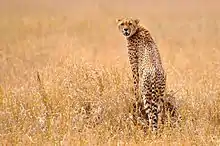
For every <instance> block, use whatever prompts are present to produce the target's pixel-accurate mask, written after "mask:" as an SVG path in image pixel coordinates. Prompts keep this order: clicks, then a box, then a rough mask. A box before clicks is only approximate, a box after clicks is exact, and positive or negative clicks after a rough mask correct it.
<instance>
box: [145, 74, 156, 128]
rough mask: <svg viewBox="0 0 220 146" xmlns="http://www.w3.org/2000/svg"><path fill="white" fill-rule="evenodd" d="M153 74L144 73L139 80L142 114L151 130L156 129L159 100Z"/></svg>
mask: <svg viewBox="0 0 220 146" xmlns="http://www.w3.org/2000/svg"><path fill="white" fill-rule="evenodd" d="M154 79H155V78H154V76H152V74H150V73H145V74H144V76H143V81H142V82H141V96H142V100H143V109H142V112H141V113H142V116H143V117H144V118H145V119H146V120H148V126H149V128H151V129H152V131H156V130H157V129H158V114H159V111H160V107H159V106H160V105H159V100H158V97H157V94H156V86H155V81H154Z"/></svg>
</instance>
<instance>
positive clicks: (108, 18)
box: [0, 0, 220, 146]
mask: <svg viewBox="0 0 220 146" xmlns="http://www.w3.org/2000/svg"><path fill="white" fill-rule="evenodd" d="M126 16H129V17H130V16H131V17H134V18H139V19H140V23H141V24H142V25H144V26H145V27H147V28H148V29H149V30H150V32H151V34H152V35H153V37H154V38H155V40H156V42H157V45H158V47H159V51H160V54H161V57H162V61H163V66H164V68H165V70H166V73H167V92H168V93H169V94H172V95H173V96H174V97H175V101H176V105H177V107H178V110H179V112H180V114H181V116H182V121H181V123H180V126H179V127H174V128H172V127H169V126H167V127H166V126H165V128H163V129H162V130H160V132H159V133H160V134H158V135H156V136H155V135H152V134H151V133H148V134H144V133H143V131H142V130H141V129H140V128H138V127H135V126H134V125H133V124H132V122H131V121H130V120H129V118H128V113H129V107H131V103H132V102H133V100H134V99H133V96H134V95H133V81H132V75H131V70H130V66H129V62H128V56H127V48H126V41H125V39H124V37H123V36H122V34H120V33H119V31H118V29H117V26H116V21H115V20H116V19H117V18H120V17H126ZM219 38H220V3H219V2H218V1H217V0H210V1H205V0H195V1H193V2H192V1H189V0H186V1H184V0H177V1H174V0H169V1H168V0H165V1H162V2H160V1H153V0H152V1H144V0H140V1H138V2H137V1H132V0H120V1H116V0H113V1H107V0H94V1H89V0H81V1H77V0H72V1H71V0H64V1H59V0H45V1H43V0H39V1H34V0H29V1H25V0H1V1H0V144H1V145H184V146H185V145H199V146H201V145H220V41H219Z"/></svg>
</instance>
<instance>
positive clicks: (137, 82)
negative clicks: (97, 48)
mask: <svg viewBox="0 0 220 146" xmlns="http://www.w3.org/2000/svg"><path fill="white" fill-rule="evenodd" d="M117 25H118V29H119V31H120V32H121V33H122V34H123V35H124V36H125V38H126V40H127V48H128V56H129V62H130V66H131V70H132V74H133V82H134V95H135V99H136V102H135V104H134V112H135V113H137V115H136V117H142V118H144V119H145V121H147V125H148V127H150V128H151V129H152V131H156V130H157V129H158V120H159V116H160V114H162V113H164V111H163V109H164V107H163V106H164V105H163V102H164V101H163V98H164V94H165V89H166V75H165V71H164V69H163V66H162V62H161V57H160V53H159V51H158V47H157V45H156V43H155V41H154V39H153V38H152V36H151V34H150V32H149V31H148V30H147V29H145V28H144V27H143V26H141V25H140V24H139V19H132V18H122V19H117Z"/></svg>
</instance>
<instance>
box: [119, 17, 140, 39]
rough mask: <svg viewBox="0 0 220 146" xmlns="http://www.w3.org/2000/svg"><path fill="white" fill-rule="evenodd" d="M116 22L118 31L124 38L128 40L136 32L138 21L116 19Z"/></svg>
mask: <svg viewBox="0 0 220 146" xmlns="http://www.w3.org/2000/svg"><path fill="white" fill-rule="evenodd" d="M116 22H117V24H118V29H119V31H120V32H122V34H123V35H124V36H125V37H126V38H129V37H130V36H132V35H133V34H135V32H136V31H137V28H138V23H139V20H138V19H132V18H122V19H117V20H116Z"/></svg>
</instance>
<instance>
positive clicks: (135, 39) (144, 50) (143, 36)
mask: <svg viewBox="0 0 220 146" xmlns="http://www.w3.org/2000/svg"><path fill="white" fill-rule="evenodd" d="M127 44H128V52H129V53H131V52H133V53H136V56H137V57H138V62H140V63H142V65H143V66H145V68H146V67H148V68H152V67H153V68H154V69H159V70H163V67H162V63H161V58H160V54H159V51H158V48H157V45H156V43H155V41H154V40H153V38H152V37H151V35H150V32H149V31H148V30H146V29H145V28H144V27H142V26H139V27H138V29H137V31H136V32H135V33H134V34H133V35H132V36H131V37H129V38H127Z"/></svg>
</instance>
